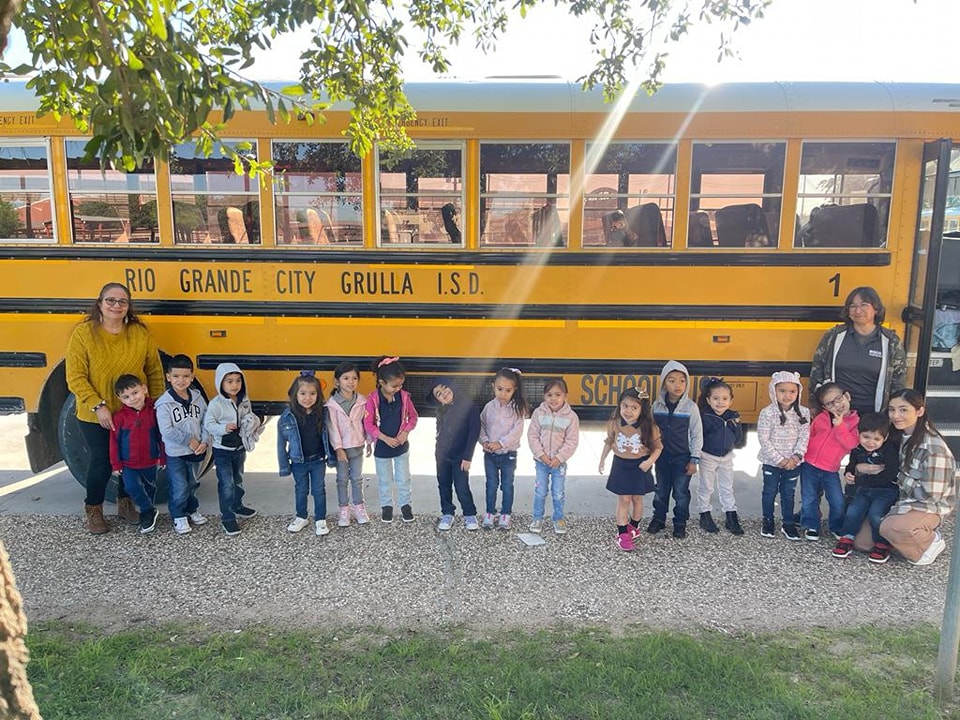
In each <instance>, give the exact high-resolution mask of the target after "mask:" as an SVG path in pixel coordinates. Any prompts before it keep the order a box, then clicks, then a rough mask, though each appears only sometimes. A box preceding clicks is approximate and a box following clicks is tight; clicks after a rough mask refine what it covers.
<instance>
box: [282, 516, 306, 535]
mask: <svg viewBox="0 0 960 720" xmlns="http://www.w3.org/2000/svg"><path fill="white" fill-rule="evenodd" d="M309 524H310V521H309V520H307V519H306V518H302V517H300V516H299V515H298V516H296V517H295V518H293V520H291V521H290V524H289V525H287V532H292V533H294V532H300V531H301V530H303V529H304V528H305V527H306V526H307V525H309Z"/></svg>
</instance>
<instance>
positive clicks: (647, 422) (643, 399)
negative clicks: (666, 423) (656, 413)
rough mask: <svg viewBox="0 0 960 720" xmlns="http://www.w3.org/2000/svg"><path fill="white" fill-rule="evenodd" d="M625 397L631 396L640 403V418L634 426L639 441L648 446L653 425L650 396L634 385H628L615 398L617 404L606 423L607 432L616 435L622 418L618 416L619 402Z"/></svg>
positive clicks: (651, 437) (651, 439) (650, 441)
mask: <svg viewBox="0 0 960 720" xmlns="http://www.w3.org/2000/svg"><path fill="white" fill-rule="evenodd" d="M627 398H632V399H633V400H636V401H637V402H638V403H640V420H639V421H638V422H637V426H636V427H637V429H638V430H639V431H640V442H642V443H643V444H644V445H646V446H647V447H650V445H651V443H652V442H653V427H654V419H653V413H652V412H651V411H650V396H649V395H647V393H645V392H642V391H640V390H637V388H635V387H628V388H627V389H626V390H624V391H623V392H622V393H620V397H618V398H617V406H616V407H615V408H614V409H613V412H612V413H611V414H610V421H609V422H608V423H607V434H608V435H610V436H613V437H616V434H617V430H619V428H620V423H622V422H623V418H622V417H620V404H621V403H622V402H623V401H624V400H626V399H627Z"/></svg>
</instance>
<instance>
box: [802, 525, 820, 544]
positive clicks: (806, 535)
mask: <svg viewBox="0 0 960 720" xmlns="http://www.w3.org/2000/svg"><path fill="white" fill-rule="evenodd" d="M803 539H804V540H809V541H810V542H817V541H818V540H820V531H819V530H816V529H814V528H807V529H806V530H804V531H803Z"/></svg>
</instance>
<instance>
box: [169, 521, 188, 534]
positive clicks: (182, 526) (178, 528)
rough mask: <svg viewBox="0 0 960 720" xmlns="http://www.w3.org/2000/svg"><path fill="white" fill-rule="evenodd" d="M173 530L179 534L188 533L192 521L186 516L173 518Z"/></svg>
mask: <svg viewBox="0 0 960 720" xmlns="http://www.w3.org/2000/svg"><path fill="white" fill-rule="evenodd" d="M173 530H174V532H175V533H177V535H186V534H187V533H188V532H190V521H189V520H187V519H186V518H185V517H182V518H174V519H173Z"/></svg>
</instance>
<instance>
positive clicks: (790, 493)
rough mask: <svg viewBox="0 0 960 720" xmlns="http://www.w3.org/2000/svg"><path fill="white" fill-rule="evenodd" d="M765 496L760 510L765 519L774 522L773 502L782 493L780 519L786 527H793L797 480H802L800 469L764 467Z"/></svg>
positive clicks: (762, 497)
mask: <svg viewBox="0 0 960 720" xmlns="http://www.w3.org/2000/svg"><path fill="white" fill-rule="evenodd" d="M762 469H763V495H761V496H760V508H761V512H762V513H763V519H764V520H769V521H771V522H773V513H774V509H773V502H774V500H775V499H776V497H777V493H778V492H779V493H780V517H781V518H783V524H784V525H793V524H794V517H793V503H794V498H795V497H796V495H797V480H799V479H800V467H799V466H797V467H795V468H793V469H792V470H785V469H784V468H781V467H777V466H776V465H767V464H764V465H763V468H762Z"/></svg>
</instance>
